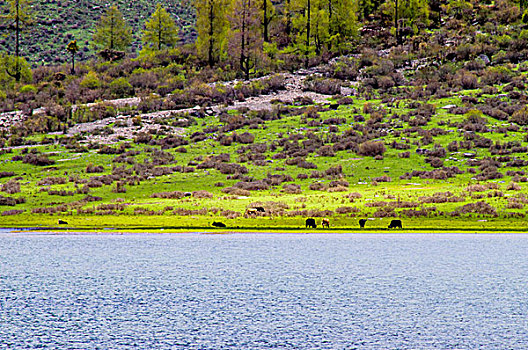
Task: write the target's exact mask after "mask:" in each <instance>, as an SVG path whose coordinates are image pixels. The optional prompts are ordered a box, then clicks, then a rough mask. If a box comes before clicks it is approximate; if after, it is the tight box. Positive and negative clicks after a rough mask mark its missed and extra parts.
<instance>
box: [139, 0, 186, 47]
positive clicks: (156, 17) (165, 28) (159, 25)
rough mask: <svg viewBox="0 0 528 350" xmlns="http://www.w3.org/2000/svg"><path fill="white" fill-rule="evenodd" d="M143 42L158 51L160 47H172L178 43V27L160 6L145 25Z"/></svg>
mask: <svg viewBox="0 0 528 350" xmlns="http://www.w3.org/2000/svg"><path fill="white" fill-rule="evenodd" d="M143 42H144V43H145V44H152V45H153V46H154V47H156V48H157V49H158V50H161V47H162V46H167V47H172V46H174V45H175V44H176V43H177V42H178V27H177V26H176V23H175V22H174V19H173V18H172V17H171V16H170V14H169V13H168V12H167V11H166V10H165V9H164V8H163V7H162V6H161V5H160V4H158V5H157V6H156V11H155V12H154V13H153V14H152V16H151V17H150V19H149V20H148V21H147V23H145V31H144V32H143Z"/></svg>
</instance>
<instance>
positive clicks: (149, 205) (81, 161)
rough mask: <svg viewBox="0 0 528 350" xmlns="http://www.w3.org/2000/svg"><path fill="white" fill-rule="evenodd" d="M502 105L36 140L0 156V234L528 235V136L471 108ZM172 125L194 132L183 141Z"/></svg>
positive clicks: (271, 114)
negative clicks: (323, 223) (103, 140)
mask: <svg viewBox="0 0 528 350" xmlns="http://www.w3.org/2000/svg"><path fill="white" fill-rule="evenodd" d="M497 88H500V86H498V87H497ZM510 95H511V94H510ZM510 95H508V94H504V96H503V97H500V99H502V100H504V101H506V100H508V99H509V98H510ZM494 98H496V97H493V96H491V95H488V94H486V93H485V92H484V91H482V89H466V90H461V91H460V92H458V93H457V94H456V95H455V96H449V97H445V98H434V99H431V100H429V101H428V102H416V101H415V100H414V99H413V98H412V97H410V98H409V99H405V100H399V101H398V103H397V104H396V103H393V102H391V101H386V100H385V101H384V100H382V99H377V98H372V99H369V100H366V99H362V98H355V97H349V98H338V97H336V98H335V99H330V100H329V101H328V103H327V104H323V105H310V104H302V103H301V102H299V103H296V104H294V105H288V104H282V103H280V102H277V103H276V105H275V108H274V109H273V110H272V111H250V110H244V109H242V110H229V112H228V113H221V114H219V115H216V114H211V115H209V114H207V113H204V112H203V110H202V111H199V110H196V111H195V112H192V113H187V114H185V115H180V114H177V113H175V114H174V115H173V117H171V118H169V119H167V118H165V119H162V120H159V121H158V123H159V125H158V128H156V129H154V128H153V129H152V131H151V132H150V133H137V134H136V136H135V138H134V139H123V140H119V138H116V139H117V140H119V142H116V143H115V144H111V145H104V144H97V143H94V142H91V141H90V140H91V138H92V137H93V136H94V135H96V134H98V133H103V134H104V133H106V134H108V135H110V136H111V135H112V134H113V133H114V132H117V130H119V127H120V126H122V125H120V124H119V123H117V124H113V125H110V126H106V127H103V128H101V129H96V130H94V131H91V132H89V133H85V134H84V135H83V134H78V135H75V136H73V137H67V136H65V135H45V134H41V135H33V136H32V137H31V139H32V140H34V141H36V143H37V144H35V145H34V146H27V147H20V148H16V147H15V148H7V149H5V150H4V151H2V155H1V156H0V162H1V164H2V172H1V174H0V175H1V176H2V179H1V182H2V185H1V186H2V187H1V190H2V192H3V194H2V198H1V200H2V202H1V203H2V204H3V205H2V206H0V210H1V213H2V216H1V221H0V222H1V226H3V227H42V226H44V227H56V226H62V227H65V228H66V227H67V228H79V229H101V228H120V229H149V228H150V229H162V228H167V229H174V230H177V229H197V230H199V229H208V230H210V229H211V223H212V222H213V221H221V222H224V223H225V224H226V225H227V229H228V230H229V229H238V230H251V229H256V230H275V229H279V230H280V229H282V230H294V229H299V228H303V227H304V221H305V219H306V218H309V217H315V218H317V219H316V220H317V223H318V225H320V219H319V218H322V217H328V218H330V220H331V227H330V230H327V229H325V230H327V231H332V230H338V231H348V230H356V231H357V230H358V228H359V226H358V223H357V222H358V219H360V218H369V220H368V221H367V224H366V232H368V231H369V230H374V231H379V230H386V228H387V225H388V223H389V222H390V220H391V219H393V218H400V219H402V221H403V225H404V229H405V230H408V231H463V232H464V231H512V232H517V231H524V230H526V229H527V225H526V224H525V220H524V218H525V214H526V209H525V205H526V203H528V196H527V191H526V185H525V183H526V181H527V178H526V176H525V172H524V170H522V168H523V167H524V166H525V165H526V164H528V160H526V149H527V141H526V138H525V132H526V130H525V127H524V126H519V125H517V124H515V123H510V122H507V121H504V120H497V119H494V118H490V117H489V116H486V115H485V114H483V113H482V112H480V111H479V110H478V109H476V108H470V107H471V106H470V103H473V102H476V103H478V102H479V101H486V100H487V99H494ZM338 99H339V101H338ZM468 101H470V102H468ZM304 102H306V101H304ZM304 102H303V103H304ZM308 102H309V101H308ZM446 106H447V107H448V108H445V107H446ZM454 106H458V107H454ZM137 124H138V126H139V124H141V121H140V120H137ZM171 125H186V126H184V127H180V129H178V130H179V132H180V135H181V136H177V135H175V134H172V133H170V132H169V133H167V132H165V131H164V130H165V129H167V130H171V131H173V129H169V128H168V126H171ZM43 141H44V142H43ZM256 207H262V208H264V209H265V211H264V212H257V213H249V212H248V211H247V210H248V209H249V208H256ZM59 219H61V220H65V221H67V222H68V225H58V224H57V223H58V220H59ZM317 230H320V228H318V229H317Z"/></svg>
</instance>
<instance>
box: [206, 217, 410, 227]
mask: <svg viewBox="0 0 528 350" xmlns="http://www.w3.org/2000/svg"><path fill="white" fill-rule="evenodd" d="M366 223H367V219H360V220H359V227H360V228H365V224H366ZM211 225H212V226H214V227H218V228H224V227H226V224H224V223H223V222H219V221H214V222H213V223H212V224H211ZM321 226H322V227H323V228H324V227H326V228H329V227H330V220H329V219H327V218H323V219H321ZM306 228H317V224H316V222H315V219H313V218H309V219H306ZM388 228H403V226H402V222H401V220H397V219H395V220H391V222H390V224H389V227H388Z"/></svg>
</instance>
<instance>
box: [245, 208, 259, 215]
mask: <svg viewBox="0 0 528 350" xmlns="http://www.w3.org/2000/svg"><path fill="white" fill-rule="evenodd" d="M257 213H258V211H257V209H255V208H247V209H246V216H257Z"/></svg>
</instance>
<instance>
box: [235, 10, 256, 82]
mask: <svg viewBox="0 0 528 350" xmlns="http://www.w3.org/2000/svg"><path fill="white" fill-rule="evenodd" d="M232 9H233V10H232V13H231V14H230V15H229V16H228V18H229V23H230V30H229V46H228V47H229V52H230V53H231V55H230V57H231V58H232V59H231V61H233V63H234V66H235V67H237V68H238V69H239V70H240V71H241V72H242V73H243V75H244V78H245V79H246V80H247V79H249V76H250V72H251V70H252V69H253V68H255V66H256V63H257V60H258V58H259V57H260V56H261V55H262V42H263V38H262V36H261V34H260V26H261V18H260V16H259V8H258V5H257V0H234V1H233V6H232Z"/></svg>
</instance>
